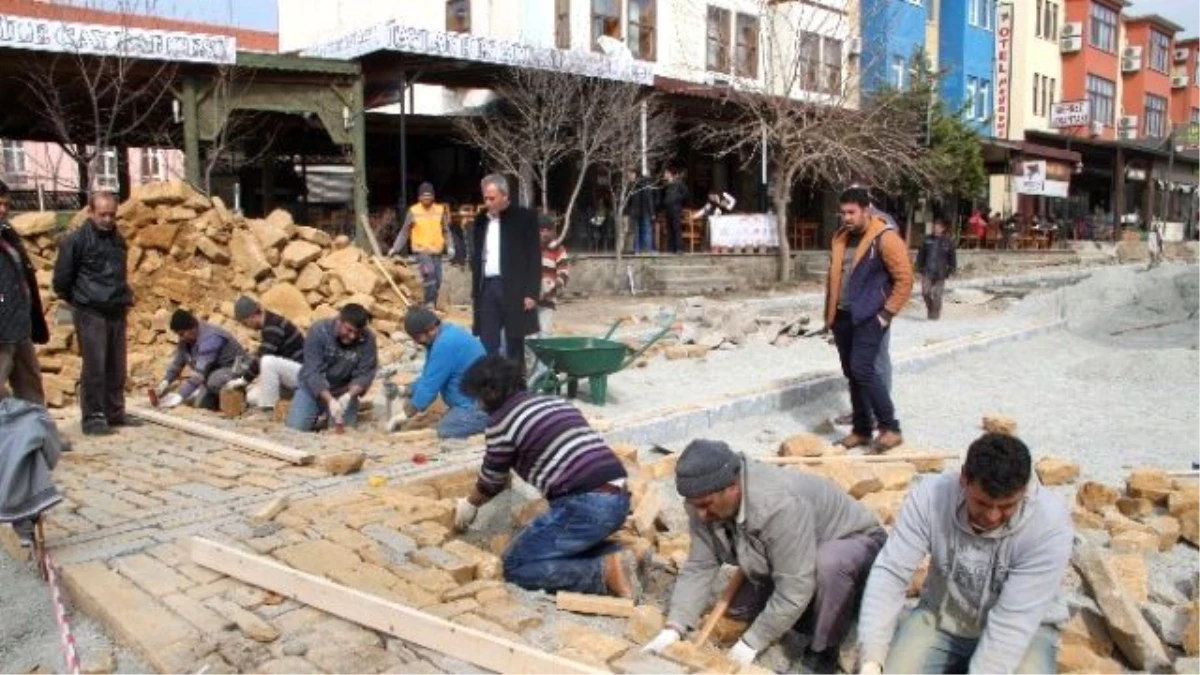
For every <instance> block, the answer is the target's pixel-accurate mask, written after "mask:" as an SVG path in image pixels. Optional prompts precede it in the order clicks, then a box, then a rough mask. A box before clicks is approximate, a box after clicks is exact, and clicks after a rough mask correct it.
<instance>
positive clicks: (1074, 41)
mask: <svg viewBox="0 0 1200 675" xmlns="http://www.w3.org/2000/svg"><path fill="white" fill-rule="evenodd" d="M1058 49H1059V51H1061V52H1062V53H1063V54H1071V53H1073V52H1077V51H1079V50H1080V49H1083V38H1082V37H1078V36H1076V37H1065V38H1063V39H1061V40H1059V41H1058Z"/></svg>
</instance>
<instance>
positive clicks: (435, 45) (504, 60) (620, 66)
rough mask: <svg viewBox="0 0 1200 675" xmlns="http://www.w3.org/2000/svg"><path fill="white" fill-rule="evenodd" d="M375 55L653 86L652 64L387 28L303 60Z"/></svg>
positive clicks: (316, 50)
mask: <svg viewBox="0 0 1200 675" xmlns="http://www.w3.org/2000/svg"><path fill="white" fill-rule="evenodd" d="M377 51H395V52H404V53H408V54H420V55H422V56H440V57H444V58H448V59H457V60H461V61H474V62H477V63H494V64H499V65H506V66H515V67H517V68H531V69H534V70H552V71H558V72H565V73H571V74H573V75H583V76H585V77H594V78H598V79H603V80H616V81H618V82H632V83H635V84H641V85H651V84H654V64H652V63H648V62H646V61H637V60H631V59H620V58H614V57H610V56H606V55H604V54H596V53H593V52H585V51H575V50H565V49H554V48H549V47H534V46H532V45H527V44H523V43H520V42H513V41H511V40H503V39H500V38H493V37H487V36H485V35H471V34H470V33H452V32H447V31H440V30H431V29H428V28H417V27H415V26H403V25H399V24H396V23H392V22H388V23H383V24H377V25H375V26H370V27H368V28H363V29H360V30H357V31H354V32H352V33H350V34H348V35H344V36H342V37H340V38H338V39H337V40H334V41H333V42H328V43H325V44H323V45H319V46H316V47H313V48H311V49H306V50H304V51H302V52H300V54H301V56H316V57H322V58H333V59H356V58H359V57H361V56H364V55H366V54H370V53H372V52H377Z"/></svg>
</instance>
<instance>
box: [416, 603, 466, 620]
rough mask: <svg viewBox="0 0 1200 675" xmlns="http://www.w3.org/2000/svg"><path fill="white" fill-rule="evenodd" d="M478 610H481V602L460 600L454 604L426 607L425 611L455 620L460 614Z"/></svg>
mask: <svg viewBox="0 0 1200 675" xmlns="http://www.w3.org/2000/svg"><path fill="white" fill-rule="evenodd" d="M477 609H479V602H478V601H477V600H475V598H459V599H458V600H454V601H452V602H444V603H442V604H440V605H434V606H432V607H426V608H425V609H424V611H426V612H429V613H430V614H432V615H434V616H438V617H441V618H443V619H453V618H454V617H456V616H458V615H459V614H466V613H467V612H474V611H475V610H477Z"/></svg>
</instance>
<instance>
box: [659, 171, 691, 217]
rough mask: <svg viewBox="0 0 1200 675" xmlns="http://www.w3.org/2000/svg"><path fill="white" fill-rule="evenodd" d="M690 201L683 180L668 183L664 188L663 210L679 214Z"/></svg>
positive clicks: (678, 179) (677, 179)
mask: <svg viewBox="0 0 1200 675" xmlns="http://www.w3.org/2000/svg"><path fill="white" fill-rule="evenodd" d="M687 200H688V189H687V186H686V185H684V184H683V179H682V178H676V179H675V180H673V181H671V182H670V183H667V185H666V187H664V188H663V208H664V209H666V210H667V211H670V212H672V213H679V212H680V211H682V210H683V205H684V204H685V203H687Z"/></svg>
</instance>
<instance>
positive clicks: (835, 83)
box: [824, 37, 842, 94]
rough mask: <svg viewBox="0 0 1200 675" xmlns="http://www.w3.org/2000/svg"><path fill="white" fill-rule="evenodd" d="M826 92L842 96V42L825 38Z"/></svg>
mask: <svg viewBox="0 0 1200 675" xmlns="http://www.w3.org/2000/svg"><path fill="white" fill-rule="evenodd" d="M824 84H825V91H827V92H829V93H831V94H840V93H841V91H842V41H841V40H835V39H833V38H830V37H827V38H825V83H824Z"/></svg>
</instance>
